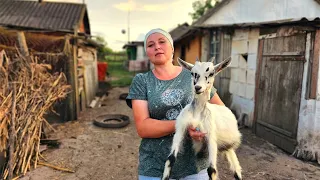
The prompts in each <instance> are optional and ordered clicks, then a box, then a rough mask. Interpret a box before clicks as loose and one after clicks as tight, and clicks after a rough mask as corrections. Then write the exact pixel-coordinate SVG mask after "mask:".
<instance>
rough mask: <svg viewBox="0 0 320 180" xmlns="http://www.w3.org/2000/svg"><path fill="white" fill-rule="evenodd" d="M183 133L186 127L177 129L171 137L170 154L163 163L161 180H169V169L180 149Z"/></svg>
mask: <svg viewBox="0 0 320 180" xmlns="http://www.w3.org/2000/svg"><path fill="white" fill-rule="evenodd" d="M185 132H186V127H180V128H177V130H176V133H175V135H174V136H173V141H172V147H171V153H170V154H169V156H168V159H167V161H166V163H165V167H164V172H163V175H162V180H169V177H170V172H171V168H172V167H173V165H174V163H175V161H176V158H177V155H178V152H179V150H180V147H181V143H182V141H183V139H184V136H185Z"/></svg>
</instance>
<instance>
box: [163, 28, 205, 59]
mask: <svg viewBox="0 0 320 180" xmlns="http://www.w3.org/2000/svg"><path fill="white" fill-rule="evenodd" d="M169 33H170V35H171V37H172V39H173V43H174V57H173V63H174V64H175V65H178V62H177V58H178V57H180V58H181V59H183V60H185V61H187V62H189V63H194V62H195V60H196V58H200V57H201V37H202V36H201V31H199V30H198V29H195V28H192V27H191V26H189V24H188V23H183V24H181V25H178V26H177V27H176V28H174V29H173V30H171V31H170V32H169Z"/></svg>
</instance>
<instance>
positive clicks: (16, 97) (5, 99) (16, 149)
mask: <svg viewBox="0 0 320 180" xmlns="http://www.w3.org/2000/svg"><path fill="white" fill-rule="evenodd" d="M0 57H2V58H0V152H4V153H5V157H6V159H7V163H6V166H5V169H4V170H3V173H2V174H0V179H11V178H13V177H17V176H19V175H21V174H23V175H24V174H25V173H26V172H27V171H28V170H30V168H36V166H37V163H38V162H39V156H41V154H40V151H39V147H40V138H41V135H42V133H43V132H44V129H48V128H52V127H51V126H50V124H49V123H48V122H47V121H46V120H45V119H44V115H45V114H46V113H47V112H49V111H50V110H52V107H53V104H54V103H55V102H57V101H59V100H61V99H63V98H65V97H66V96H67V93H68V92H69V91H70V86H69V85H67V79H66V77H65V76H64V74H63V73H50V69H51V66H50V65H49V64H41V63H39V62H37V58H35V57H33V56H22V55H20V54H19V52H17V55H16V57H15V58H10V59H9V58H7V57H6V56H5V55H4V56H0ZM0 172H1V170H0Z"/></svg>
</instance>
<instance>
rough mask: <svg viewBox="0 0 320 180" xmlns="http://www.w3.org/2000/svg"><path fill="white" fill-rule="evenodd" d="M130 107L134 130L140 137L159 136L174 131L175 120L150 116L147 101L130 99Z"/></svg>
mask: <svg viewBox="0 0 320 180" xmlns="http://www.w3.org/2000/svg"><path fill="white" fill-rule="evenodd" d="M132 109H133V116H134V120H135V124H136V130H137V133H138V135H139V136H140V137H141V138H159V137H162V136H166V135H169V134H171V133H173V132H175V121H173V120H167V121H162V120H156V119H152V118H150V116H149V111H148V102H147V101H145V100H132Z"/></svg>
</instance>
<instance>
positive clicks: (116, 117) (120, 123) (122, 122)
mask: <svg viewBox="0 0 320 180" xmlns="http://www.w3.org/2000/svg"><path fill="white" fill-rule="evenodd" d="M111 121H112V122H111ZM115 121H116V123H114V122H115ZM129 123H130V119H129V117H128V116H126V115H122V114H105V115H101V116H98V117H96V118H95V119H94V120H93V124H94V125H96V126H98V127H103V128H122V127H125V126H127V125H128V124H129Z"/></svg>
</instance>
